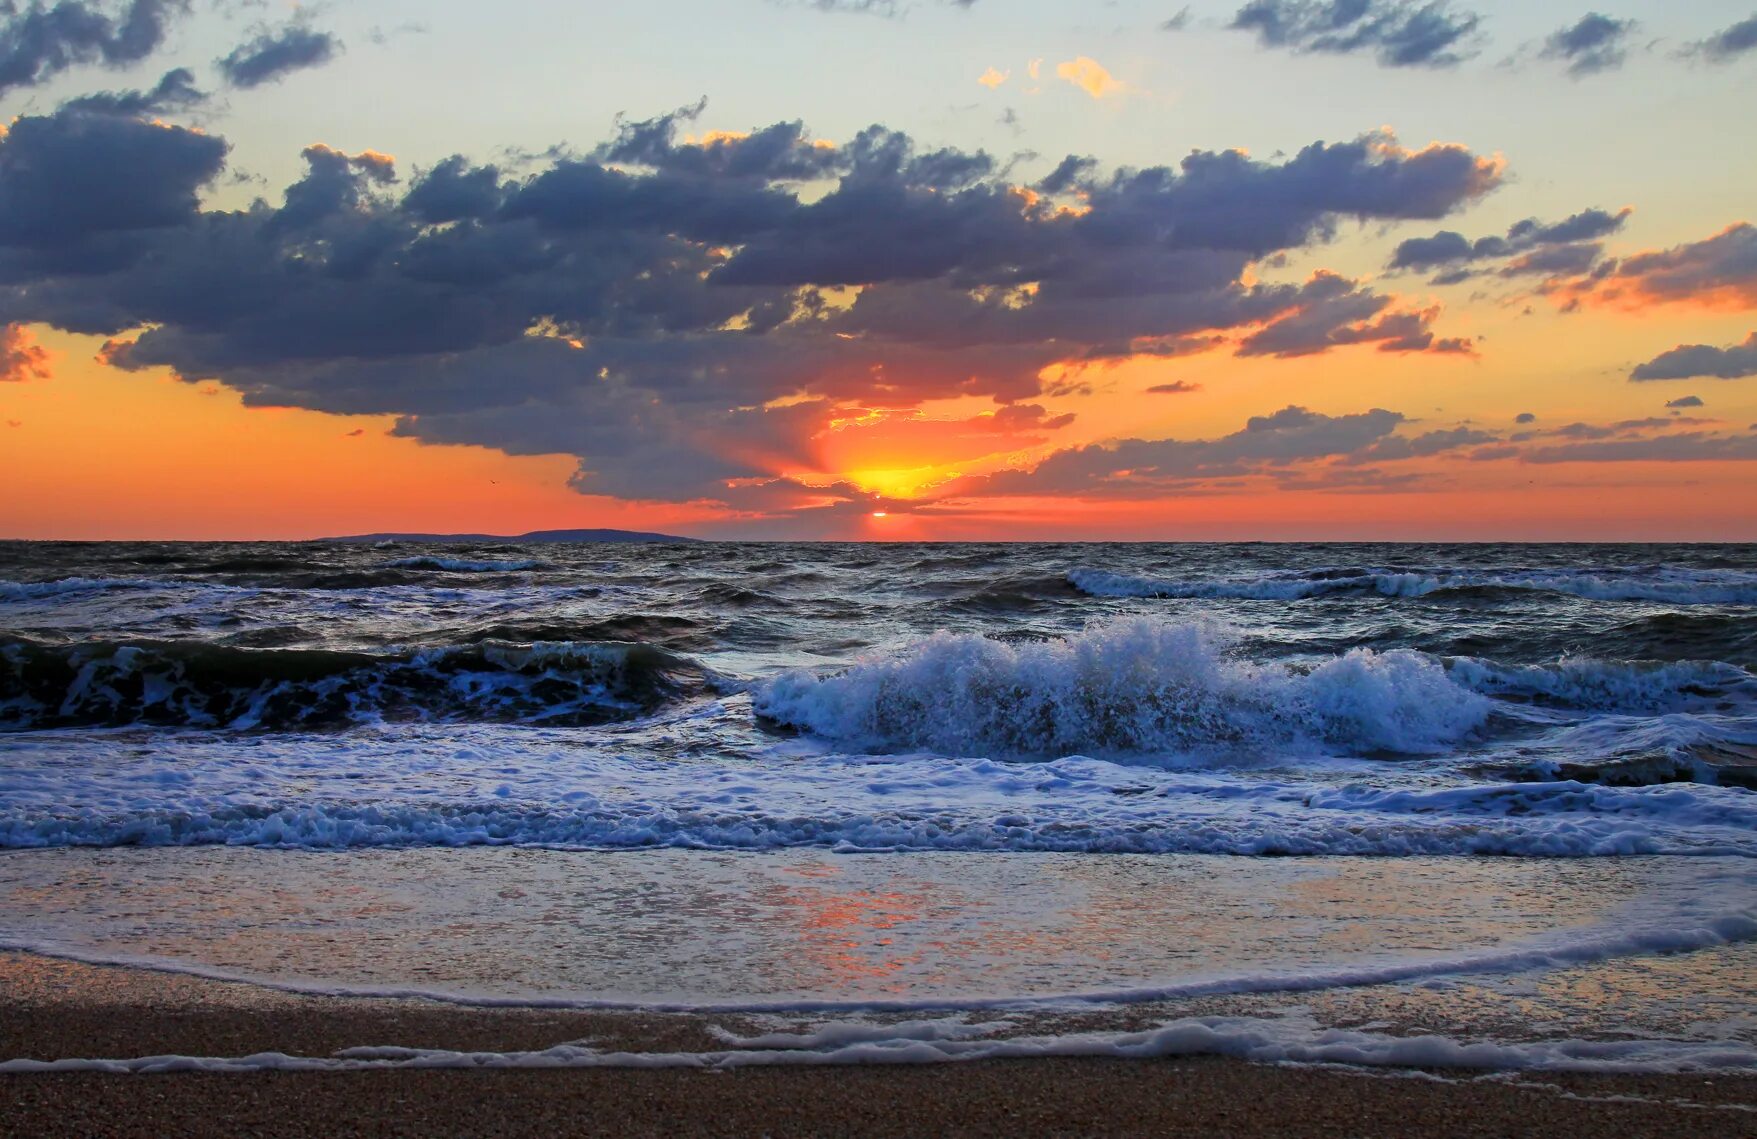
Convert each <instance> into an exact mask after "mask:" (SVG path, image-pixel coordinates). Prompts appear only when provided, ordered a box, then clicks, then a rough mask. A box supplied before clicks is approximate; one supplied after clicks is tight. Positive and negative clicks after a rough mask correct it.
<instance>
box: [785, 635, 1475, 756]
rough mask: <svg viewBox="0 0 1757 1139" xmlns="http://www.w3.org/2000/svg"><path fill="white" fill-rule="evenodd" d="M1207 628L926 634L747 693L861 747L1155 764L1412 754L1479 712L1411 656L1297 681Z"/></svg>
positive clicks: (1440, 744)
mask: <svg viewBox="0 0 1757 1139" xmlns="http://www.w3.org/2000/svg"><path fill="white" fill-rule="evenodd" d="M1231 643H1232V636H1231V634H1230V633H1228V632H1226V631H1225V630H1223V629H1220V628H1219V627H1216V626H1208V625H1201V624H1173V623H1169V622H1165V621H1159V620H1155V619H1153V618H1149V617H1132V618H1123V619H1119V620H1116V621H1112V622H1109V623H1106V624H1100V625H1095V626H1092V627H1090V628H1088V629H1087V630H1086V631H1084V632H1082V633H1079V634H1077V635H1075V636H1072V637H1069V638H1067V639H1065V640H1056V641H1047V642H1035V643H1033V642H1027V643H1023V644H1008V643H1003V642H1000V641H996V640H992V639H989V638H986V637H981V636H976V635H972V634H955V633H940V634H937V635H935V636H933V637H930V638H928V639H927V640H925V641H922V642H919V643H917V644H915V645H914V646H912V647H910V648H909V649H908V650H907V651H906V652H904V653H903V654H901V655H899V656H895V657H890V658H874V659H868V660H865V661H863V662H861V663H858V664H856V665H854V667H852V668H850V669H848V670H847V671H846V672H843V673H840V674H837V675H834V676H827V677H825V676H817V675H814V674H812V673H809V672H803V671H796V672H790V673H786V674H784V675H781V676H779V677H776V678H774V679H772V680H770V681H768V682H766V683H765V684H763V685H761V686H760V687H759V688H758V689H757V692H756V694H755V708H756V711H757V713H758V714H759V715H761V716H763V717H765V718H767V719H768V720H771V721H773V722H776V723H779V724H785V725H790V726H793V727H796V728H799V729H801V730H803V731H807V732H810V733H811V734H813V735H816V736H820V737H823V738H825V739H830V740H834V741H837V742H838V743H840V744H842V745H844V746H853V747H857V748H861V749H865V750H869V751H878V752H900V751H917V750H931V751H937V752H941V753H944V754H951V755H1067V754H1071V753H1075V752H1097V753H1154V752H1170V751H1179V752H1183V751H1194V750H1200V749H1204V748H1212V747H1214V746H1216V745H1221V746H1233V747H1236V746H1240V745H1245V746H1251V745H1258V746H1261V745H1273V744H1289V743H1306V744H1310V745H1315V746H1322V745H1335V746H1341V747H1347V748H1351V749H1355V750H1359V751H1369V752H1374V751H1379V752H1399V753H1406V754H1407V753H1426V752H1435V751H1440V750H1443V749H1445V748H1447V747H1448V746H1450V745H1452V744H1455V743H1457V742H1458V741H1459V740H1461V739H1464V738H1465V737H1467V736H1468V735H1469V734H1470V733H1471V732H1472V731H1474V730H1476V729H1477V728H1479V727H1481V726H1482V724H1483V723H1484V721H1485V720H1486V719H1487V718H1488V715H1489V710H1490V706H1491V705H1490V702H1489V701H1488V700H1487V699H1486V698H1484V697H1483V696H1481V695H1479V694H1478V693H1476V692H1473V691H1471V690H1469V689H1467V688H1464V687H1462V686H1460V685H1458V684H1456V683H1454V682H1453V681H1452V680H1450V679H1449V678H1448V677H1447V675H1446V672H1445V669H1444V668H1443V667H1442V666H1441V664H1440V663H1439V662H1438V661H1436V660H1435V659H1434V658H1432V657H1428V656H1425V655H1423V654H1420V653H1414V652H1405V651H1393V652H1385V653H1376V652H1373V651H1371V650H1366V649H1357V650H1355V651H1352V652H1350V653H1347V654H1346V655H1344V656H1341V657H1337V658H1334V659H1332V660H1328V661H1325V662H1323V663H1321V664H1319V665H1317V666H1316V667H1314V668H1311V669H1309V670H1302V669H1300V668H1296V667H1294V666H1291V665H1287V664H1259V663H1252V662H1248V661H1242V660H1239V659H1236V658H1234V657H1232V656H1231V655H1229V653H1228V649H1229V648H1230V646H1231Z"/></svg>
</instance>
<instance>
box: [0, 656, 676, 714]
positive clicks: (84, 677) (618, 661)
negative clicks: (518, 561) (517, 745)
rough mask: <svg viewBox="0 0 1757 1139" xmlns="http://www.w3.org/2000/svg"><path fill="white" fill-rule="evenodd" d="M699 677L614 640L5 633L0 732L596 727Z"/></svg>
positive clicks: (647, 706)
mask: <svg viewBox="0 0 1757 1139" xmlns="http://www.w3.org/2000/svg"><path fill="white" fill-rule="evenodd" d="M705 683H706V673H705V672H704V670H702V669H701V668H700V666H698V665H696V664H694V663H693V662H692V661H690V660H689V659H688V658H685V657H681V656H678V655H676V654H673V653H670V652H667V651H666V650H664V649H660V648H657V647H655V646H652V645H646V644H638V643H624V642H614V641H603V642H576V641H563V642H539V643H535V644H509V643H504V642H495V641H483V642H480V643H475V644H465V645H450V646H441V647H436V648H428V649H419V650H406V651H403V652H399V653H385V654H377V653H365V652H343V651H335V650H326V649H242V648H232V647H228V646H222V645H214V644H204V643H200V642H188V641H140V642H132V643H130V642H101V641H99V642H91V641H88V642H79V643H75V644H70V645H50V644H44V643H41V642H37V641H32V640H26V639H15V640H10V641H4V642H0V730H13V731H17V730H28V729H40V728H64V727H77V726H88V727H91V726H107V727H118V726H124V725H131V724H151V725H165V726H177V727H205V728H231V729H259V728H262V729H282V730H287V729H309V728H325V727H339V726H345V725H349V724H359V723H371V722H376V721H380V720H458V719H470V720H494V721H504V722H523V723H543V724H597V723H604V722H607V721H612V720H619V719H627V718H629V717H631V716H637V715H641V714H643V713H646V712H650V711H652V710H653V709H655V708H657V707H659V706H660V705H662V704H663V703H665V702H667V701H669V700H672V699H675V698H677V697H679V696H682V695H685V694H687V693H690V692H693V691H700V690H701V689H702V688H703V686H704V685H705Z"/></svg>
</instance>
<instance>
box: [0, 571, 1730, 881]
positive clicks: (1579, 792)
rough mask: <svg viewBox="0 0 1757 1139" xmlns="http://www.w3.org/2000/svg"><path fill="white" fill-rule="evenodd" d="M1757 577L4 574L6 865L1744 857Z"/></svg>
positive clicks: (1, 730)
mask: <svg viewBox="0 0 1757 1139" xmlns="http://www.w3.org/2000/svg"><path fill="white" fill-rule="evenodd" d="M1754 667H1757V548H1752V547H1733V546H1717V547H1704V546H1663V547H1662V546H1488V547H1485V546H1414V545H1319V546H1281V545H1114V546H1113V545H919V546H880V545H770V544H760V545H759V544H748V545H739V544H714V543H703V544H690V545H630V546H620V545H548V546H527V545H519V546H496V545H474V546H445V547H423V546H416V545H410V544H399V545H395V546H387V547H373V546H362V545H353V546H350V545H340V544H283V543H263V544H247V545H210V544H26V543H12V544H4V545H0V847H11V848H18V847H42V846H115V845H195V844H213V843H228V844H251V845H269V846H299V847H320V848H336V847H356V846H425V845H435V846H448V845H467V844H536V845H545V846H554V847H563V848H575V847H579V848H594V849H622V848H637V847H649V846H670V847H690V848H714V849H773V848H778V847H822V848H829V849H833V850H863V851H870V850H887V851H911V850H975V849H982V850H1039V851H1070V852H1085V851H1091V852H1132V853H1155V852H1172V851H1176V852H1200V853H1219V854H1239V855H1253V854H1304V855H1327V854H1350V855H1362V854H1364V855H1416V854H1421V855H1435V854H1455V853H1456V854H1463V853H1477V854H1497V855H1545V856H1593V855H1612V854H1638V853H1647V854H1653V853H1659V854H1708V855H1733V856H1745V857H1749V856H1751V855H1754V854H1757V791H1753V790H1752V788H1753V787H1754V786H1757V676H1754V675H1753V671H1752V670H1753V668H1754Z"/></svg>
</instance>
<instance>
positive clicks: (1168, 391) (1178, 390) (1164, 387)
mask: <svg viewBox="0 0 1757 1139" xmlns="http://www.w3.org/2000/svg"><path fill="white" fill-rule="evenodd" d="M1201 390H1202V385H1201V384H1192V383H1190V382H1189V381H1188V380H1173V381H1172V382H1171V383H1169V384H1154V385H1153V386H1152V387H1150V388H1148V389H1147V394H1148V395H1186V394H1188V393H1190V392H1199V391H1201Z"/></svg>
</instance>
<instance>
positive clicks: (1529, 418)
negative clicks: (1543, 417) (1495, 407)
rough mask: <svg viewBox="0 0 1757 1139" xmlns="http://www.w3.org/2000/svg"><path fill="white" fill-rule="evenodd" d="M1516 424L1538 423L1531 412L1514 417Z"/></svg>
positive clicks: (1524, 412) (1523, 412)
mask: <svg viewBox="0 0 1757 1139" xmlns="http://www.w3.org/2000/svg"><path fill="white" fill-rule="evenodd" d="M1513 422H1514V423H1536V422H1537V416H1536V415H1534V414H1532V413H1531V412H1529V411H1522V412H1520V413H1519V414H1518V415H1515V416H1514V417H1513Z"/></svg>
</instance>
